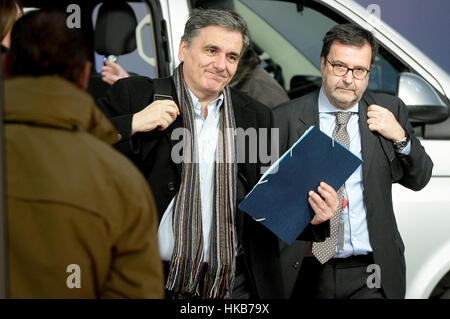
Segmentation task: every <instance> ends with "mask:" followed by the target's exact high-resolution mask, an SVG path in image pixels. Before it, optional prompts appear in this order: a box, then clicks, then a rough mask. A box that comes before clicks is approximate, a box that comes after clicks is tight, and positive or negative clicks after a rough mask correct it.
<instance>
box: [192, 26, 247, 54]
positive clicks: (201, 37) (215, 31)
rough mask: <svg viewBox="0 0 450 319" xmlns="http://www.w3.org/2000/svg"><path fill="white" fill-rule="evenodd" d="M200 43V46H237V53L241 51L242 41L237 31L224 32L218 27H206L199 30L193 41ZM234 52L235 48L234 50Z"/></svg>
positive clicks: (224, 30)
mask: <svg viewBox="0 0 450 319" xmlns="http://www.w3.org/2000/svg"><path fill="white" fill-rule="evenodd" d="M193 40H194V41H195V40H198V41H201V45H202V46H204V45H206V44H211V45H215V46H218V47H222V46H234V47H236V46H239V48H238V49H239V52H240V50H241V49H242V44H243V39H242V34H241V33H240V32H239V31H230V30H226V29H224V28H222V27H220V26H216V25H213V26H207V27H204V28H202V29H200V30H199V32H198V33H197V35H196V36H195V37H194V39H193ZM235 50H236V48H235Z"/></svg>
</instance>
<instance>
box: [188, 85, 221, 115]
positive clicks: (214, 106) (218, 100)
mask: <svg viewBox="0 0 450 319" xmlns="http://www.w3.org/2000/svg"><path fill="white" fill-rule="evenodd" d="M188 91H189V95H190V96H191V101H192V104H193V106H194V112H195V114H197V115H200V111H201V105H200V100H199V99H198V98H197V97H196V96H195V94H194V93H192V91H191V90H190V89H189V88H188ZM223 99H224V97H223V93H220V95H219V97H217V98H216V99H214V100H212V101H211V103H209V104H208V112H210V111H211V108H210V107H212V110H213V112H215V113H217V112H219V110H220V107H221V106H222V104H223Z"/></svg>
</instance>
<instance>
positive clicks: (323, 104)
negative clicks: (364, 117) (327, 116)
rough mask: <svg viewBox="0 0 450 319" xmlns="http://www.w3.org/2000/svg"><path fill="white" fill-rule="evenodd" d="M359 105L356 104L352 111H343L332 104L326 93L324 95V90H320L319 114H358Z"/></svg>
mask: <svg viewBox="0 0 450 319" xmlns="http://www.w3.org/2000/svg"><path fill="white" fill-rule="evenodd" d="M358 104H359V103H355V105H353V106H352V107H351V108H350V109H348V110H345V111H344V110H341V109H338V108H337V107H336V106H334V105H333V104H331V103H330V101H329V100H328V98H327V97H326V95H325V93H323V89H322V88H320V92H319V113H335V112H352V113H358Z"/></svg>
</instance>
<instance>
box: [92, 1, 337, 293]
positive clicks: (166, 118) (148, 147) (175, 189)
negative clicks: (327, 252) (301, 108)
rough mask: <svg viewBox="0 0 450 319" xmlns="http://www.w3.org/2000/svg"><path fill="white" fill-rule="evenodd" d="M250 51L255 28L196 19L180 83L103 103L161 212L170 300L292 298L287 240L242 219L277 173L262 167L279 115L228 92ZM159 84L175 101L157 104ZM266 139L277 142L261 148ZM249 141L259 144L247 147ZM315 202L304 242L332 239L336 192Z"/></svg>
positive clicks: (147, 86) (211, 16) (123, 93)
mask: <svg viewBox="0 0 450 319" xmlns="http://www.w3.org/2000/svg"><path fill="white" fill-rule="evenodd" d="M248 42H249V38H248V33H247V28H246V24H245V22H244V21H243V20H242V18H241V17H239V16H238V15H236V14H235V13H232V12H230V11H225V10H216V9H208V10H200V11H196V12H194V13H193V15H192V16H191V17H190V18H189V20H188V22H187V23H186V26H185V33H184V35H183V37H182V40H181V43H180V48H179V59H180V61H182V63H181V64H180V65H179V67H178V68H177V69H176V70H175V72H174V74H173V76H172V77H170V78H169V79H165V80H164V79H159V80H153V81H152V80H150V79H148V78H144V77H133V78H128V79H123V80H120V81H117V82H116V83H115V84H114V86H113V87H112V88H111V89H110V91H109V92H108V95H107V97H106V98H104V99H101V100H100V101H99V106H100V107H101V109H102V110H103V111H104V112H105V113H106V114H107V116H108V117H109V118H110V119H111V121H112V122H113V124H114V125H115V126H116V128H117V129H118V131H119V132H120V134H121V141H120V142H119V143H118V144H117V148H118V149H119V150H121V151H122V152H124V153H125V154H126V155H127V156H128V157H129V158H130V159H131V160H132V161H133V162H134V163H135V164H136V165H137V166H138V167H139V169H140V170H141V171H142V172H143V174H144V176H145V177H146V178H147V180H148V182H149V184H150V186H151V189H152V191H153V194H154V197H155V200H156V202H157V208H158V213H159V218H160V224H159V230H158V237H159V247H160V254H161V257H162V259H163V261H164V264H165V275H166V289H167V294H168V296H169V297H176V298H190V297H203V298H229V297H233V298H249V297H253V298H285V297H287V296H288V295H289V294H290V291H286V290H285V288H284V287H285V286H284V282H285V281H286V280H287V279H286V278H284V276H283V273H282V266H281V263H280V259H279V256H280V250H279V249H280V244H279V241H278V239H277V237H276V236H275V235H274V234H272V233H271V232H270V231H268V230H267V229H266V228H265V227H264V226H262V225H260V224H258V223H257V222H256V221H254V220H253V219H252V218H250V217H249V216H247V215H245V214H244V213H243V212H241V211H239V210H238V209H237V204H238V203H239V202H240V201H241V200H242V199H243V198H244V197H245V195H246V194H247V193H248V192H249V191H250V190H251V189H252V187H253V186H254V185H255V184H256V183H257V181H258V179H259V177H260V175H261V168H262V165H263V164H264V165H266V166H269V165H270V163H269V162H267V163H265V162H262V161H261V159H260V157H261V155H262V154H260V148H259V145H260V144H261V143H262V142H263V143H265V144H266V145H270V129H271V128H272V124H273V123H272V121H273V120H272V114H271V112H270V110H269V109H267V108H266V107H265V106H263V105H262V104H260V103H258V102H256V101H255V100H253V99H251V98H249V97H248V96H246V95H244V94H242V93H238V92H237V91H235V90H233V89H230V88H229V86H228V83H229V82H230V80H231V78H232V77H233V75H234V73H235V71H236V67H237V65H238V61H239V58H240V55H241V52H242V51H243V50H244V49H245V47H246V46H247V45H248ZM167 81H169V82H167ZM158 83H159V85H161V83H163V84H164V85H163V86H164V87H167V86H168V87H169V91H170V92H165V93H164V94H165V95H166V97H165V98H164V97H163V98H164V99H162V100H160V99H159V97H160V96H156V95H155V94H154V93H155V86H156V85H158ZM167 83H169V84H167ZM158 90H159V89H158ZM156 93H157V94H162V92H159V91H158V92H156ZM167 95H168V96H171V98H172V99H173V100H170V99H167ZM230 129H231V130H230ZM238 129H242V130H238ZM252 130H253V132H254V133H255V134H252V132H251V131H252ZM264 130H266V132H265V133H268V134H266V136H267V135H268V136H269V138H268V140H266V141H261V143H260V139H261V138H263V137H262V136H263V135H264V134H262V135H261V136H260V133H261V132H262V131H264ZM230 132H231V134H230ZM233 132H237V136H236V138H234V133H233ZM239 132H246V133H248V136H250V138H249V139H247V142H246V143H243V139H241V138H240V136H239ZM180 137H181V139H180ZM241 137H242V136H241ZM243 144H244V145H243ZM255 145H256V146H257V147H256V148H254V147H253V146H255ZM252 151H253V152H255V151H256V154H254V153H252ZM242 152H243V153H242ZM264 155H265V154H264ZM255 159H256V160H255ZM275 159H276V158H275ZM319 194H320V196H319ZM123 196H127V194H126V192H124V194H123ZM310 201H311V203H312V206H313V209H314V211H315V213H316V214H315V216H314V218H313V220H312V221H311V225H309V226H308V227H307V228H306V229H305V231H304V232H303V233H302V234H301V235H300V238H309V239H310V240H311V239H312V238H315V239H317V240H320V239H324V237H325V236H326V234H327V231H328V227H329V223H328V222H325V221H327V220H328V219H329V218H331V216H332V215H333V214H334V212H335V211H336V207H337V195H336V192H335V191H334V190H333V189H332V188H331V187H329V186H328V185H326V184H322V185H321V186H320V187H319V188H318V190H317V193H316V192H313V193H312V194H311V196H310Z"/></svg>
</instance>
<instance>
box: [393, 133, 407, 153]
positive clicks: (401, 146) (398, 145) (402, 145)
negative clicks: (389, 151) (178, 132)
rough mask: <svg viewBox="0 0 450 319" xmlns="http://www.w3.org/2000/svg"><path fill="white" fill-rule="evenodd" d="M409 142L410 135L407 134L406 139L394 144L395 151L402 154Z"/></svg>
mask: <svg viewBox="0 0 450 319" xmlns="http://www.w3.org/2000/svg"><path fill="white" fill-rule="evenodd" d="M409 140H410V138H409V135H408V134H405V137H404V138H401V139H399V140H398V141H395V142H394V148H395V150H396V151H398V152H400V151H401V150H403V149H404V148H405V147H406V145H408V143H409Z"/></svg>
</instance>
